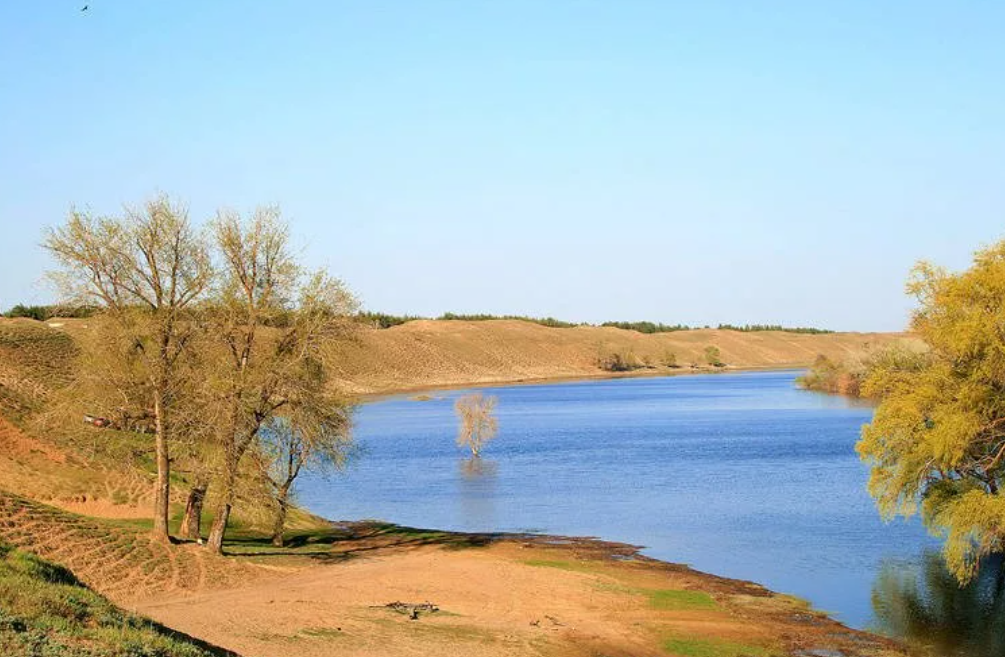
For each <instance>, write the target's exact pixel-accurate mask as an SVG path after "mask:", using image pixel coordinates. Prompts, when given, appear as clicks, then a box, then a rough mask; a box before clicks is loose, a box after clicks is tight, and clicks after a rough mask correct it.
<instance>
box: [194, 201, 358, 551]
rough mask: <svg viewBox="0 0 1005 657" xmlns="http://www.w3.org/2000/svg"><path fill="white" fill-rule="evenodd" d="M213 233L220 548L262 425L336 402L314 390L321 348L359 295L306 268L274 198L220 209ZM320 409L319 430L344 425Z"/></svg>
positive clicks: (323, 378)
mask: <svg viewBox="0 0 1005 657" xmlns="http://www.w3.org/2000/svg"><path fill="white" fill-rule="evenodd" d="M215 235H216V244H217V248H218V251H219V254H220V260H221V262H220V281H219V284H218V287H217V289H216V291H215V294H214V296H213V303H212V304H210V306H209V310H208V321H209V323H210V325H211V326H212V329H211V331H210V333H209V334H208V336H207V339H208V341H209V342H210V345H211V347H210V349H209V350H208V351H207V354H208V355H207V360H208V362H209V363H212V365H211V366H210V367H208V371H207V380H206V383H207V386H208V388H209V390H210V393H209V394H208V395H207V400H208V401H209V403H210V405H212V406H213V407H214V408H215V410H214V411H211V412H210V414H211V416H213V417H215V418H216V421H217V423H218V431H217V435H218V444H219V446H220V449H221V453H222V471H221V473H220V476H219V484H218V486H217V489H218V490H217V493H218V495H219V497H218V504H217V507H216V513H215V516H214V519H213V526H212V528H211V530H210V533H209V540H208V544H209V547H210V549H212V550H214V551H216V552H221V551H222V549H223V538H224V534H225V532H226V529H227V524H228V522H229V518H230V513H231V509H232V508H233V505H234V503H235V498H236V493H237V483H238V480H239V478H240V477H241V475H242V467H243V466H242V464H243V463H244V461H245V457H246V456H247V455H248V454H249V453H254V450H253V448H255V447H256V446H258V444H259V441H260V440H261V438H262V436H261V432H262V429H263V428H264V427H266V426H267V425H269V424H270V423H271V422H272V421H273V420H274V419H275V418H276V417H277V416H279V415H281V414H286V415H289V416H290V417H293V418H297V417H311V418H312V422H321V423H323V422H324V421H325V420H324V418H325V414H324V413H322V412H320V410H318V411H317V412H313V411H312V406H313V405H315V404H321V403H324V402H331V403H336V401H335V400H334V399H333V398H329V397H326V396H325V394H324V391H323V390H322V388H323V387H324V386H326V385H328V384H329V381H328V377H327V375H326V372H327V368H328V366H329V364H330V360H331V358H330V357H329V356H328V354H329V353H330V351H331V349H332V346H333V343H335V342H336V341H337V340H338V338H339V337H341V336H343V335H345V334H346V332H347V331H348V330H349V327H350V326H352V324H353V322H352V320H351V319H350V316H351V315H352V314H353V313H354V312H355V311H356V310H357V303H356V300H355V299H354V298H353V296H352V295H351V294H350V293H349V292H348V291H347V290H346V288H345V286H344V285H343V284H342V283H341V281H339V280H337V279H333V278H331V277H330V276H328V275H327V274H325V273H324V272H318V273H315V274H313V275H309V276H308V275H306V274H305V272H304V271H303V269H302V268H301V267H300V266H299V265H298V264H297V262H296V260H295V258H294V256H293V253H292V250H291V248H290V245H289V235H288V230H287V227H286V225H285V224H284V223H283V221H282V220H281V219H280V215H279V212H278V210H276V209H275V208H260V209H258V210H256V211H255V212H254V214H253V215H252V216H251V217H250V218H249V219H247V220H244V219H242V218H241V217H240V216H239V215H238V214H236V213H233V212H222V213H221V214H220V216H219V217H218V219H217V221H216V223H215ZM327 417H329V418H333V419H331V421H332V422H334V423H335V424H336V425H337V426H335V427H334V428H331V429H326V430H330V431H332V432H338V431H343V430H344V428H345V426H344V424H343V422H342V417H341V415H340V414H339V413H330V414H329V415H328V416H327ZM319 418H320V419H319ZM312 430H313V429H312Z"/></svg>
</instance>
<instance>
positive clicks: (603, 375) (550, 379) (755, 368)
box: [355, 363, 818, 404]
mask: <svg viewBox="0 0 1005 657" xmlns="http://www.w3.org/2000/svg"><path fill="white" fill-rule="evenodd" d="M809 367H810V365H809V364H806V363H802V364H798V363H791V364H779V365H740V366H732V365H727V366H726V367H720V368H712V367H701V368H696V369H692V368H685V367H681V368H677V369H669V370H668V369H661V370H660V371H651V370H649V371H641V372H640V371H633V372H598V373H597V374H584V375H571V376H546V377H535V378H519V379H499V380H498V381H484V380H482V381H468V382H460V383H443V384H434V385H427V386H406V387H402V388H390V389H388V390H386V391H381V392H366V393H361V394H358V395H355V399H357V400H359V401H360V402H361V403H364V404H368V403H371V402H376V401H384V400H387V399H391V398H394V397H402V396H405V395H413V396H417V395H421V394H422V393H426V392H441V391H449V390H467V389H472V390H482V389H485V388H504V387H513V386H532V385H551V384H561V383H589V382H591V381H609V380H612V379H646V378H653V379H656V378H664V377H666V378H669V377H674V376H701V375H710V374H711V375H716V374H733V373H743V372H795V371H800V370H806V369H808V368H809ZM811 392H818V391H811ZM415 401H421V400H415Z"/></svg>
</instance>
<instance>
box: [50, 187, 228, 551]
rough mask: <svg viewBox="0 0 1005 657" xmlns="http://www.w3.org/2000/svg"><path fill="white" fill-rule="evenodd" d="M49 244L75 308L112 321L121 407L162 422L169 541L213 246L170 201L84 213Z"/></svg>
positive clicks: (159, 441) (157, 516)
mask: <svg viewBox="0 0 1005 657" xmlns="http://www.w3.org/2000/svg"><path fill="white" fill-rule="evenodd" d="M44 246H45V248H46V249H48V250H49V251H50V252H51V253H52V254H53V256H54V257H55V259H56V261H57V262H58V263H59V264H60V265H62V266H63V271H62V273H61V276H60V281H61V282H62V283H63V284H64V289H65V290H66V292H67V293H68V294H69V296H70V297H71V299H72V301H73V302H76V303H78V304H82V305H94V306H97V307H99V308H100V311H101V314H102V315H103V316H104V318H105V319H109V320H111V321H110V322H109V323H107V324H106V325H105V328H106V329H107V330H108V331H109V333H108V334H106V337H107V342H106V344H105V345H104V348H105V349H106V350H107V351H106V352H105V353H106V354H107V356H108V358H109V359H110V360H109V361H106V363H110V364H112V365H115V366H117V367H116V368H115V369H116V372H117V375H118V376H119V377H120V379H119V380H118V381H117V383H118V384H119V385H118V389H119V391H120V392H121V393H122V394H121V396H119V397H118V398H113V399H115V402H113V403H118V404H119V405H122V404H123V403H125V404H126V406H127V408H123V409H122V414H123V415H125V416H132V415H138V416H144V417H145V416H149V417H150V419H151V421H152V432H153V436H154V452H155V462H156V465H157V484H156V489H155V495H154V525H153V532H154V534H155V535H156V536H158V537H160V538H162V539H164V540H166V539H167V537H168V508H169V502H170V485H171V484H170V482H171V472H170V471H171V456H170V447H171V443H172V440H173V438H174V437H175V435H176V434H177V433H178V431H177V430H178V426H179V424H180V423H181V422H183V420H184V418H183V417H180V416H179V414H177V413H176V412H175V410H176V407H177V405H178V400H179V398H180V396H181V394H182V388H183V386H184V385H185V376H184V375H183V374H182V370H183V361H184V357H185V355H186V352H187V351H188V349H189V346H190V342H191V338H192V336H193V334H194V332H195V330H196V324H195V322H194V321H193V308H194V306H195V305H196V303H197V302H198V301H199V300H200V299H201V298H202V296H203V293H204V292H205V291H206V289H207V286H208V285H209V283H210V279H211V276H212V268H211V265H210V259H209V256H208V253H207V249H206V245H205V241H204V239H203V237H202V235H201V234H200V233H199V232H198V231H197V230H196V229H195V228H194V227H193V226H192V224H191V223H190V222H189V219H188V213H187V211H186V210H185V209H184V208H181V207H179V206H177V205H174V204H172V203H171V202H170V201H169V199H168V198H167V197H163V196H162V197H158V198H156V199H153V200H151V201H149V202H148V203H146V204H145V205H144V206H143V207H142V208H141V209H131V208H130V209H127V210H126V212H125V215H124V216H121V217H94V216H92V215H90V214H87V213H82V212H76V211H74V212H72V213H71V214H70V217H69V219H68V220H67V222H66V223H65V224H64V225H63V226H60V227H58V228H55V229H52V230H50V231H49V232H48V234H47V235H46V237H45V241H44ZM110 369H111V368H110ZM129 407H132V408H129Z"/></svg>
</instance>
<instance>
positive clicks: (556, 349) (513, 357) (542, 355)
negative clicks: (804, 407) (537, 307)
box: [341, 320, 911, 394]
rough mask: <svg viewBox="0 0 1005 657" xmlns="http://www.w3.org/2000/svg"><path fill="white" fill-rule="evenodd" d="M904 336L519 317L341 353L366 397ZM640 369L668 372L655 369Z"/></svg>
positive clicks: (844, 354)
mask: <svg viewBox="0 0 1005 657" xmlns="http://www.w3.org/2000/svg"><path fill="white" fill-rule="evenodd" d="M910 339H911V338H909V337H908V336H907V335H905V334H900V333H833V334H825V335H808V334H800V333H788V332H783V331H764V332H751V333H746V332H739V331H727V330H718V329H700V330H693V331H677V332H673V333H659V334H653V335H645V334H642V333H638V332H636V331H626V330H623V329H617V328H600V327H589V326H583V327H576V328H549V327H545V326H541V325H539V324H533V323H530V322H524V321H518V320H492V321H481V322H467V321H433V320H418V321H413V322H408V323H406V324H402V325H400V326H396V327H393V328H389V329H372V330H366V331H364V332H363V334H362V335H361V336H360V339H359V341H358V342H357V343H356V344H354V345H351V346H347V347H345V348H344V349H343V353H342V356H343V359H342V364H341V379H342V383H343V384H344V385H345V386H346V387H347V388H348V389H349V390H351V391H353V392H356V393H360V394H372V393H384V392H394V391H403V390H417V389H422V388H431V387H437V386H457V385H466V384H488V383H501V382H514V381H526V380H543V379H560V378H578V377H591V376H604V375H607V374H608V373H606V372H604V371H603V370H601V369H600V368H599V367H598V366H597V357H598V355H600V354H602V353H608V352H611V351H618V352H628V351H630V352H632V353H633V354H635V356H637V357H638V358H640V359H645V358H646V357H648V358H649V359H650V360H651V361H652V362H653V363H654V364H659V363H661V362H662V359H663V356H664V354H665V353H666V352H668V351H670V352H673V353H674V354H675V355H676V357H677V361H678V363H679V364H680V365H682V366H683V367H681V368H680V369H679V370H677V371H681V370H683V371H688V370H689V368H688V365H689V363H692V362H698V363H704V358H703V351H704V349H705V347H707V346H709V345H714V346H716V347H718V348H719V350H720V352H721V354H722V360H723V361H724V362H725V363H727V364H728V365H729V366H730V367H740V368H756V367H800V366H805V365H808V364H810V363H811V362H812V361H813V359H814V358H816V356H817V355H818V354H825V355H826V356H828V357H830V358H835V359H844V358H849V357H852V358H854V357H860V356H862V355H864V354H866V353H867V352H868V351H869V350H871V349H874V348H876V347H877V346H880V345H883V344H887V343H890V342H892V341H896V340H910ZM642 372H653V373H656V372H662V373H667V372H668V370H667V369H666V368H662V367H658V368H656V369H653V370H642Z"/></svg>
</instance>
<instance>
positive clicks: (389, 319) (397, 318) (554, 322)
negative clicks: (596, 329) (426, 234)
mask: <svg viewBox="0 0 1005 657" xmlns="http://www.w3.org/2000/svg"><path fill="white" fill-rule="evenodd" d="M357 317H358V318H359V319H360V321H362V322H364V323H367V324H371V325H373V326H374V327H376V328H391V327H392V326H398V325H400V324H404V323H406V322H411V321H413V320H416V319H435V320H438V321H451V320H457V321H465V322H484V321H488V320H492V319H517V320H520V321H523V322H533V323H534V324H540V325H541V326H549V327H551V328H571V327H573V326H588V325H587V324H576V323H574V322H563V321H561V320H558V319H555V318H554V317H527V316H525V315H486V314H476V315H463V314H459V313H443V314H442V315H440V316H439V317H422V316H419V315H388V314H387V313H378V312H370V311H365V312H361V313H359V314H358V315H357Z"/></svg>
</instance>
